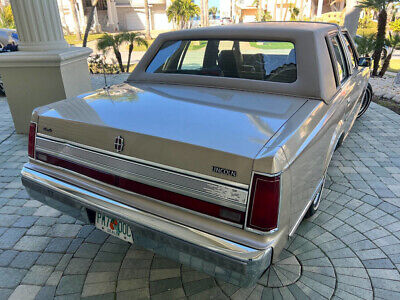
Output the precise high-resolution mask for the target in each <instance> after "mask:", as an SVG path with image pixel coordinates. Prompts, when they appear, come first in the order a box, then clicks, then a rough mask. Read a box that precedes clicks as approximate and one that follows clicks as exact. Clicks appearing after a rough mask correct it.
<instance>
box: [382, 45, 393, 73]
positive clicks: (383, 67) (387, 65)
mask: <svg viewBox="0 0 400 300" xmlns="http://www.w3.org/2000/svg"><path fill="white" fill-rule="evenodd" d="M392 54H393V50H392V51H391V52H390V54H389V55H388V56H386V58H385V61H384V62H383V65H382V69H381V71H380V72H379V77H383V75H385V73H386V71H387V69H388V68H389V64H390V60H391V59H392Z"/></svg>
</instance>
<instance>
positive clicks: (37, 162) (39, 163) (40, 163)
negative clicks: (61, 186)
mask: <svg viewBox="0 0 400 300" xmlns="http://www.w3.org/2000/svg"><path fill="white" fill-rule="evenodd" d="M37 166H38V167H40V169H36V168H35V167H37ZM25 167H26V168H29V169H30V170H32V171H35V172H39V171H40V173H42V174H43V175H45V176H49V177H53V178H54V179H57V180H62V179H60V178H57V176H55V174H54V172H51V171H50V172H47V170H44V167H51V168H54V169H56V170H58V171H62V172H69V173H72V174H74V175H76V176H79V177H82V178H84V179H86V180H90V181H93V182H95V183H97V184H98V185H105V186H107V187H108V188H111V189H115V190H118V191H120V192H123V193H127V194H129V195H132V196H139V197H141V198H144V199H148V200H151V201H154V202H157V203H159V204H162V205H166V206H169V207H173V208H175V209H178V210H182V211H185V212H189V213H192V214H194V215H197V216H200V217H205V218H208V219H211V220H214V221H218V222H221V223H224V224H227V225H230V226H234V227H237V228H243V225H242V224H238V223H233V222H230V221H228V220H224V219H219V218H216V217H213V216H209V215H206V214H202V213H200V212H198V211H195V210H190V209H187V208H184V207H181V206H177V205H174V204H171V203H168V202H164V201H161V200H157V199H154V198H151V197H148V196H145V195H141V194H137V193H134V192H131V191H128V190H125V189H122V188H120V187H117V186H114V185H110V184H107V183H104V182H102V181H99V180H97V179H93V178H91V177H88V176H85V175H82V174H80V173H77V172H75V171H72V170H68V169H64V168H61V167H59V166H54V165H51V164H49V163H46V162H43V161H41V160H33V158H31V160H30V163H29V164H26V165H25ZM75 186H76V187H77V188H79V189H82V188H81V187H79V186H77V185H75ZM87 191H88V192H90V193H98V192H94V191H91V190H89V189H87ZM98 194H99V193H98ZM99 195H100V194H99ZM102 197H105V196H102ZM115 201H117V200H115ZM117 202H118V201H117ZM118 203H122V202H118ZM122 204H123V205H126V206H129V207H132V208H134V209H139V208H135V207H134V206H131V205H129V204H126V203H122ZM143 211H146V210H143ZM146 212H148V213H152V214H154V213H153V212H150V211H146ZM154 215H156V216H159V217H160V218H164V217H163V216H162V215H158V214H154Z"/></svg>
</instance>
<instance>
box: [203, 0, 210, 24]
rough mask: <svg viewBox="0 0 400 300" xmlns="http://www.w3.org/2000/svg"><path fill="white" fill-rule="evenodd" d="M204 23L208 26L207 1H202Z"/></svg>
mask: <svg viewBox="0 0 400 300" xmlns="http://www.w3.org/2000/svg"><path fill="white" fill-rule="evenodd" d="M204 23H205V26H208V25H209V23H208V0H204Z"/></svg>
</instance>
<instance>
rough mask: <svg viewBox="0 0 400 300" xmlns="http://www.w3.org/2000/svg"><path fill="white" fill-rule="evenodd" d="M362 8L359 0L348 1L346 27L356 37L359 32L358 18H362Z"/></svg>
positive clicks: (345, 17) (345, 18)
mask: <svg viewBox="0 0 400 300" xmlns="http://www.w3.org/2000/svg"><path fill="white" fill-rule="evenodd" d="M360 13H361V8H360V7H358V6H357V0H347V1H346V14H345V16H344V27H346V28H347V30H348V31H349V34H350V35H351V36H352V37H353V38H354V37H355V35H356V32H357V27H358V20H359V18H360Z"/></svg>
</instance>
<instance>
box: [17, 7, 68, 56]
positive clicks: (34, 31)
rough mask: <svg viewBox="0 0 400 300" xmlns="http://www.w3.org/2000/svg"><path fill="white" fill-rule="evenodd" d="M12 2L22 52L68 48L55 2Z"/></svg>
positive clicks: (19, 46)
mask: <svg viewBox="0 0 400 300" xmlns="http://www.w3.org/2000/svg"><path fill="white" fill-rule="evenodd" d="M10 2H11V8H12V11H13V15H14V19H15V25H16V27H17V31H18V34H19V45H18V48H19V49H20V50H23V51H25V50H26V51H43V50H49V49H65V48H68V44H67V42H66V41H65V40H64V35H63V31H62V27H61V20H60V13H59V10H58V6H57V2H56V1H55V0H40V1H32V0H11V1H10Z"/></svg>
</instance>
